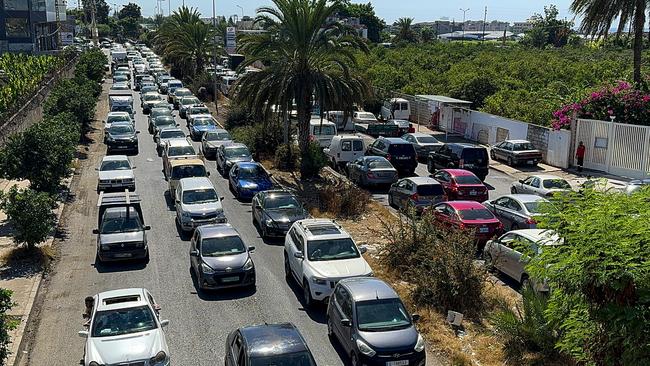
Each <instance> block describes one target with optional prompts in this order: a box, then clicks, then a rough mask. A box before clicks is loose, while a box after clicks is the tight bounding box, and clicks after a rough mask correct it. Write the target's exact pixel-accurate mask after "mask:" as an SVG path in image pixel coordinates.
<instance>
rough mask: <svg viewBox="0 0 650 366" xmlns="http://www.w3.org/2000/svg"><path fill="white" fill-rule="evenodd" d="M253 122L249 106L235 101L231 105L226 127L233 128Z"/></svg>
mask: <svg viewBox="0 0 650 366" xmlns="http://www.w3.org/2000/svg"><path fill="white" fill-rule="evenodd" d="M251 122H252V117H251V112H250V109H249V108H248V107H246V106H245V105H243V104H240V103H235V104H231V105H230V110H229V111H228V118H226V122H225V125H226V126H225V127H226V129H231V128H235V127H241V126H245V125H248V124H250V123H251Z"/></svg>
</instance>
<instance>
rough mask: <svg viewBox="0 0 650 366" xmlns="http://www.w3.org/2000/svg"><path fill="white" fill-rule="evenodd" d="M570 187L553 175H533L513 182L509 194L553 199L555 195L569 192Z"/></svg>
mask: <svg viewBox="0 0 650 366" xmlns="http://www.w3.org/2000/svg"><path fill="white" fill-rule="evenodd" d="M571 191H572V189H571V185H570V184H569V182H567V181H566V180H565V179H563V178H560V177H558V176H555V175H547V174H535V175H529V176H528V177H526V178H525V179H520V180H519V181H516V182H513V183H512V185H511V186H510V192H511V193H512V194H515V193H528V194H536V195H538V196H542V197H553V196H554V195H555V194H556V193H565V192H571Z"/></svg>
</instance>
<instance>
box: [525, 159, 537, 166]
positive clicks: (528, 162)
mask: <svg viewBox="0 0 650 366" xmlns="http://www.w3.org/2000/svg"><path fill="white" fill-rule="evenodd" d="M533 163H535V161H534V160H528V161H527V162H526V164H531V165H532V164H533Z"/></svg>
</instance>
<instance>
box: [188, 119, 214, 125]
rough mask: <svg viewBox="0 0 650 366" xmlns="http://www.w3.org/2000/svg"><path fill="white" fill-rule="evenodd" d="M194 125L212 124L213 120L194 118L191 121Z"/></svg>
mask: <svg viewBox="0 0 650 366" xmlns="http://www.w3.org/2000/svg"><path fill="white" fill-rule="evenodd" d="M192 125H194V126H214V121H213V120H212V119H210V118H201V119H199V118H195V119H194V122H192Z"/></svg>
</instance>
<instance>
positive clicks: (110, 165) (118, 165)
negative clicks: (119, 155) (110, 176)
mask: <svg viewBox="0 0 650 366" xmlns="http://www.w3.org/2000/svg"><path fill="white" fill-rule="evenodd" d="M129 169H131V164H129V161H128V160H107V161H104V162H102V166H101V167H100V168H99V170H101V171H107V170H129Z"/></svg>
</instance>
